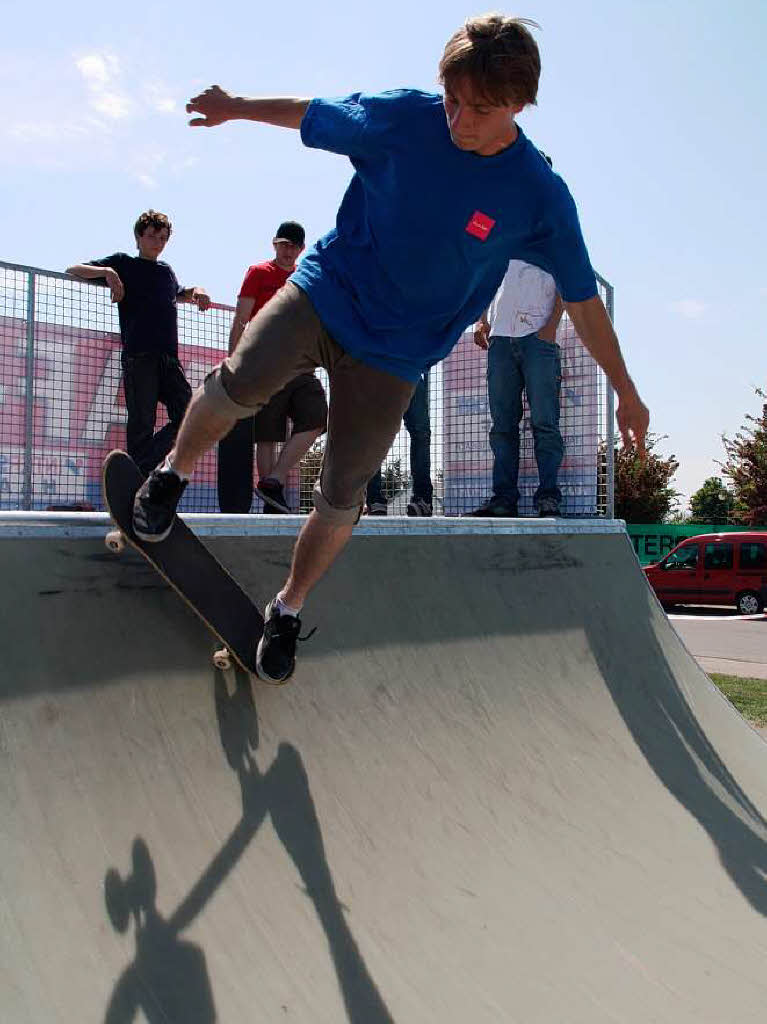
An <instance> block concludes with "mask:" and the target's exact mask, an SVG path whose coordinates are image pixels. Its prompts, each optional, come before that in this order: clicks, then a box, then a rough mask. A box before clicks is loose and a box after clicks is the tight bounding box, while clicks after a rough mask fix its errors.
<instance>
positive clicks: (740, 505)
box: [722, 388, 767, 526]
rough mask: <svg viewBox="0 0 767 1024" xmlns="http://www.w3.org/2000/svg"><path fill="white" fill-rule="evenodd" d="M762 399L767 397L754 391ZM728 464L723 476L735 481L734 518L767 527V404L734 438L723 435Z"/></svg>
mask: <svg viewBox="0 0 767 1024" xmlns="http://www.w3.org/2000/svg"><path fill="white" fill-rule="evenodd" d="M754 390H755V391H756V393H757V395H759V397H760V398H762V399H765V398H767V395H765V393H764V392H763V391H762V390H761V389H760V388H755V389H754ZM722 443H723V444H724V450H725V452H726V453H727V461H726V462H725V463H723V464H722V473H723V474H724V476H726V477H728V479H729V480H731V481H732V489H733V492H734V494H735V512H734V517H735V519H737V521H738V522H741V523H745V524H747V525H749V526H767V404H763V405H762V413H761V416H750V415H747V416H746V422H745V423H744V425H743V426H742V427H741V428H740V430H739V431H738V432H737V434H736V435H735V437H733V438H728V437H727V436H726V435H724V434H723V435H722Z"/></svg>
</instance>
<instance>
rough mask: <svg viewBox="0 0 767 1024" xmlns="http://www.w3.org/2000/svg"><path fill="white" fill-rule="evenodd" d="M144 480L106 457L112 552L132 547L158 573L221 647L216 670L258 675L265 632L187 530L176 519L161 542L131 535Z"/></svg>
mask: <svg viewBox="0 0 767 1024" xmlns="http://www.w3.org/2000/svg"><path fill="white" fill-rule="evenodd" d="M143 482H144V477H143V476H142V474H141V472H140V470H139V468H138V466H137V465H136V463H135V462H134V461H133V459H131V457H130V456H129V455H127V454H126V453H125V452H121V451H112V452H110V453H109V455H107V457H106V459H104V466H103V469H102V485H103V490H104V500H105V501H106V505H107V508H108V509H109V514H110V515H111V517H112V519H113V520H114V522H115V524H116V525H117V529H116V530H111V531H110V532H109V533H107V535H106V538H105V543H106V546H107V548H108V549H109V550H110V551H112V552H114V553H115V554H120V553H121V552H122V551H123V550H124V549H125V545H126V543H127V544H130V545H131V547H134V548H135V549H136V550H137V551H139V552H140V553H141V554H142V555H143V556H144V558H146V560H147V561H148V562H149V563H150V564H151V565H152V566H154V568H155V569H156V570H157V572H159V574H160V575H161V576H162V578H163V579H164V580H165V581H166V582H167V583H169V584H170V585H171V586H172V587H173V589H174V590H175V591H176V593H177V594H178V595H179V597H181V598H182V599H183V600H184V601H185V603H186V604H187V605H188V606H189V607H190V608H191V609H192V611H193V612H195V614H196V615H197V616H198V617H199V618H200V619H202V621H203V622H204V623H205V625H206V626H207V627H208V629H209V630H210V631H211V633H213V635H214V636H215V637H217V638H218V640H220V641H221V643H222V644H223V645H224V646H223V647H222V648H221V649H220V650H217V651H216V652H215V654H214V655H213V664H214V665H215V666H216V668H220V669H222V670H226V669H229V668H231V664H232V660H234V661H235V662H237V664H238V665H240V666H241V667H242V668H244V669H245V671H246V672H250V673H251V674H253V675H256V674H257V672H256V648H257V646H258V641H259V640H260V638H261V634H262V632H263V629H264V620H263V617H262V616H261V613H260V612H259V610H258V609H257V608H256V606H255V605H254V604H253V602H252V601H251V599H250V598H249V597H248V595H247V594H246V593H245V591H244V590H243V589H242V587H241V586H240V585H239V583H238V582H237V581H236V580H235V579H234V577H233V576H231V575H230V574H229V573H228V572H227V570H226V569H225V568H224V567H223V565H221V563H220V562H219V561H218V559H216V558H215V557H214V556H213V555H212V554H211V553H210V551H208V549H207V548H206V547H205V545H204V544H203V543H202V541H201V540H199V538H197V537H196V536H195V535H194V533H192V531H191V530H190V529H189V527H188V526H186V524H185V523H184V522H183V521H182V520H181V519H180V518H179V517H178V516H176V518H175V520H174V523H173V528H172V529H171V531H170V533H169V534H168V536H167V537H166V538H165V540H161V541H159V542H157V543H149V544H148V543H146V542H145V541H142V540H141V539H140V538H139V537H137V536H136V534H135V533H134V532H133V526H132V518H133V498H134V496H135V494H136V491H137V490H138V489H139V487H140V486H141V484H142V483H143Z"/></svg>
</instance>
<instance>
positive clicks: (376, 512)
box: [365, 501, 389, 516]
mask: <svg viewBox="0 0 767 1024" xmlns="http://www.w3.org/2000/svg"><path fill="white" fill-rule="evenodd" d="M388 514H389V506H388V505H387V504H386V502H385V501H374V502H371V504H370V505H366V506H365V515H366V516H386V515H388Z"/></svg>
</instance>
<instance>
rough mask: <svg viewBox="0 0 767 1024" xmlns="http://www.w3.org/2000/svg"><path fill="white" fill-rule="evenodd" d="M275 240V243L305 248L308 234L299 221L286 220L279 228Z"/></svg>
mask: <svg viewBox="0 0 767 1024" xmlns="http://www.w3.org/2000/svg"><path fill="white" fill-rule="evenodd" d="M273 240H274V241H275V242H292V243H293V245H300V246H303V244H304V242H305V240H306V232H305V231H304V229H303V228H302V227H301V225H300V224H299V223H298V222H297V221H295V220H284V221H283V222H282V224H280V226H279V227H278V228H277V234H276V235H275V236H274V239H273Z"/></svg>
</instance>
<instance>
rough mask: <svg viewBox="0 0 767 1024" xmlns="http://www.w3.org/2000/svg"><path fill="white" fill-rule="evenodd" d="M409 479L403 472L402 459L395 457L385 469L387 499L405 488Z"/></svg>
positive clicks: (384, 490)
mask: <svg viewBox="0 0 767 1024" xmlns="http://www.w3.org/2000/svg"><path fill="white" fill-rule="evenodd" d="M406 486H407V479H406V478H405V475H404V474H403V472H402V459H395V460H394V462H392V463H390V464H389V465H388V466H386V467H385V469H384V471H383V492H384V496H385V497H386V500H387V501H391V500H392V498H393V497H394V496H395V495H397V494H399V492H400V491H402V490H404V488H405V487H406Z"/></svg>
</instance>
